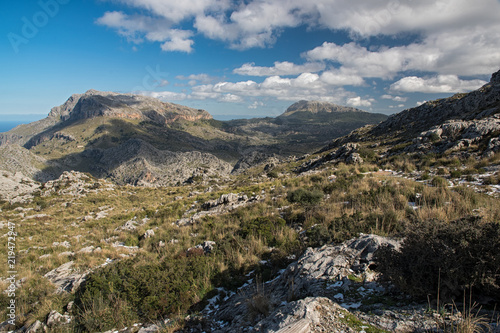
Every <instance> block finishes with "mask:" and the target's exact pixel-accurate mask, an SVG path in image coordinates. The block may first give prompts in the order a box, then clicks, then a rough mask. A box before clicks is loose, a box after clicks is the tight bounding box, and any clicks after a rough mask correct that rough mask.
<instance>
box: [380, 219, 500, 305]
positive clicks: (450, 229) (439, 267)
mask: <svg viewBox="0 0 500 333" xmlns="http://www.w3.org/2000/svg"><path fill="white" fill-rule="evenodd" d="M376 261H377V263H378V269H379V270H380V271H381V272H382V273H383V274H384V276H385V277H386V278H388V279H389V280H390V281H392V282H393V283H394V284H395V285H396V286H398V287H399V288H400V289H401V290H402V291H404V292H407V293H409V294H411V295H413V296H417V297H422V298H425V297H427V296H428V295H434V296H437V293H438V290H439V297H440V298H441V299H444V300H452V299H455V298H458V297H460V296H461V295H463V293H464V291H465V290H467V289H470V288H474V289H475V291H474V294H475V295H480V294H485V295H489V296H494V295H496V296H500V225H499V224H498V223H485V222H482V221H481V220H480V219H479V218H477V217H469V218H464V219H461V220H458V221H455V222H451V223H446V222H440V221H435V220H434V221H426V222H421V223H418V224H414V225H412V226H410V228H409V230H408V232H407V236H406V238H405V240H404V242H403V244H402V246H401V249H400V250H399V251H396V250H394V249H393V248H391V247H382V248H380V249H379V250H378V251H377V252H376Z"/></svg>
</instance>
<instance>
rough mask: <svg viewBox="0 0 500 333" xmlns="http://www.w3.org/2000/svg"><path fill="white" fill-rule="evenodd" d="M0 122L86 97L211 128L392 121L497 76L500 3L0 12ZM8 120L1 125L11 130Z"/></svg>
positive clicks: (129, 6)
mask: <svg viewBox="0 0 500 333" xmlns="http://www.w3.org/2000/svg"><path fill="white" fill-rule="evenodd" d="M0 6H1V7H0V9H1V10H0V36H2V38H1V41H0V121H1V119H2V118H7V117H10V118H12V116H7V115H15V116H19V117H28V115H29V114H35V115H39V116H40V118H41V117H43V116H45V115H47V114H48V113H49V111H50V109H51V108H52V107H54V106H57V105H60V104H62V103H64V101H65V100H66V99H67V98H69V97H70V96H71V95H72V94H75V93H84V92H85V91H87V90H89V89H96V90H102V91H115V92H120V93H137V94H143V95H147V96H152V97H156V98H159V99H161V100H163V101H166V102H172V103H177V104H182V105H187V106H190V107H194V108H199V109H204V110H207V111H208V112H210V113H211V114H212V115H213V116H214V117H215V118H216V119H231V118H249V117H264V116H271V117H274V116H277V115H279V114H281V113H283V112H284V111H285V110H286V108H287V107H288V106H289V105H291V104H292V103H294V102H297V101H299V100H303V99H305V100H320V101H327V102H332V103H336V104H340V105H348V106H353V107H357V108H360V109H362V110H366V111H370V112H378V113H384V114H392V113H396V112H399V111H402V110H404V109H407V108H411V107H415V106H417V105H420V104H421V103H423V102H424V101H427V100H434V99H437V98H443V97H448V96H451V95H453V94H455V93H459V92H468V91H471V90H474V89H477V88H479V87H481V86H482V85H484V84H485V83H487V81H489V79H490V77H491V74H492V73H493V72H496V71H497V70H499V69H500V0H474V1H470V0H437V1H436V0H418V1H417V0H370V1H366V0H309V1H304V0H33V1H32V0H23V1H6V0H1V5H0ZM10 118H9V119H10Z"/></svg>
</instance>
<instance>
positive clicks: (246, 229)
mask: <svg viewBox="0 0 500 333" xmlns="http://www.w3.org/2000/svg"><path fill="white" fill-rule="evenodd" d="M285 225H286V222H285V220H283V219H282V218H279V217H267V216H266V217H258V218H256V219H254V220H252V221H250V222H246V223H243V224H242V226H241V231H240V233H241V235H242V237H243V238H247V237H248V236H250V235H255V236H259V237H261V238H262V239H263V240H264V241H265V242H266V243H267V244H268V245H269V246H276V245H278V244H277V240H276V233H277V231H278V230H279V229H282V228H283V227H285Z"/></svg>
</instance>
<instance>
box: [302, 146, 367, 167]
mask: <svg viewBox="0 0 500 333" xmlns="http://www.w3.org/2000/svg"><path fill="white" fill-rule="evenodd" d="M358 149H359V145H358V144H356V143H352V142H349V143H346V144H344V145H343V146H341V147H340V148H339V149H337V150H335V151H333V152H330V153H329V154H325V155H321V156H318V157H316V158H313V159H310V160H308V161H307V162H304V163H302V164H301V165H300V166H299V167H298V168H297V169H296V170H295V171H296V172H298V173H303V172H307V171H311V170H314V169H317V168H319V167H321V166H322V165H324V164H326V163H340V162H342V163H346V164H361V163H363V158H362V157H361V156H360V155H359V153H358Z"/></svg>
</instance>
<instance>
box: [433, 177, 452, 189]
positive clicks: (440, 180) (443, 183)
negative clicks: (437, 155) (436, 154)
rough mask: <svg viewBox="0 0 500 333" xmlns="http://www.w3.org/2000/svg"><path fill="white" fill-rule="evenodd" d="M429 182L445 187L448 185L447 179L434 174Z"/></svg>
mask: <svg viewBox="0 0 500 333" xmlns="http://www.w3.org/2000/svg"><path fill="white" fill-rule="evenodd" d="M431 184H432V185H433V186H436V187H446V186H448V181H447V180H446V179H444V178H443V177H439V176H435V177H434V178H432V180H431Z"/></svg>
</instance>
